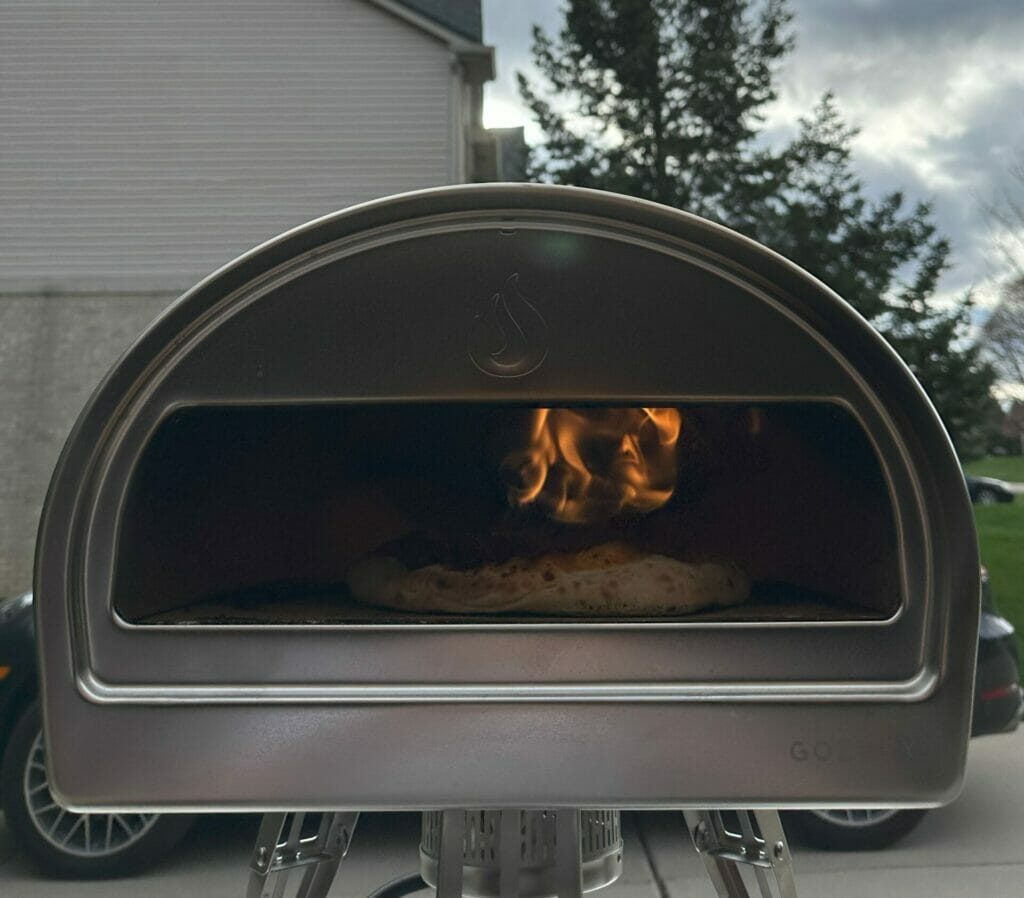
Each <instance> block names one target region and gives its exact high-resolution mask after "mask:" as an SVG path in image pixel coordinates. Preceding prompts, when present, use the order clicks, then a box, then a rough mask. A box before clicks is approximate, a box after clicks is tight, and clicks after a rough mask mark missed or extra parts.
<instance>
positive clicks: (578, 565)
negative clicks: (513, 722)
mask: <svg viewBox="0 0 1024 898" xmlns="http://www.w3.org/2000/svg"><path fill="white" fill-rule="evenodd" d="M419 560H420V561H423V559H422V558H420V559H419ZM414 565H415V566H414ZM346 581H347V584H348V587H349V590H350V592H351V594H352V596H353V597H354V598H355V599H356V600H358V601H360V602H363V603H366V604H372V605H381V606H384V607H387V608H394V609H397V610H401V611H412V612H437V613H448V614H497V613H508V612H519V613H528V614H548V615H560V616H566V617H649V616H651V617H653V616H665V615H678V614H690V613H692V612H695V611H699V610H700V609H702V608H707V607H711V606H727V605H736V604H739V603H740V602H743V601H744V600H745V599H746V598H747V596H748V595H749V593H750V580H749V578H748V577H747V575H746V574H745V573H744V572H743V571H742V570H740V568H738V567H737V566H735V565H733V564H728V563H721V562H716V561H698V562H692V561H679V560H677V559H675V558H670V557H668V556H666V555H658V554H652V553H648V552H643V551H641V550H639V549H637V548H635V547H633V546H631V545H629V544H627V543H624V542H618V541H613V542H605V543H601V544H599V545H595V546H592V547H589V548H584V549H581V550H579V551H573V552H558V551H549V552H543V553H541V554H538V555H534V556H522V555H513V556H512V557H508V558H506V559H504V560H490V561H485V562H481V563H476V564H465V563H459V562H458V561H457V560H442V561H434V562H432V563H424V564H418V565H416V562H415V561H413V562H412V563H411V564H410V563H409V562H407V561H406V560H403V559H402V558H401V557H400V553H398V552H393V553H388V552H382V553H380V554H376V555H373V556H370V557H368V558H364V559H363V560H361V561H358V562H356V563H355V564H353V565H352V566H351V567H350V568H349V571H348V574H347V577H346Z"/></svg>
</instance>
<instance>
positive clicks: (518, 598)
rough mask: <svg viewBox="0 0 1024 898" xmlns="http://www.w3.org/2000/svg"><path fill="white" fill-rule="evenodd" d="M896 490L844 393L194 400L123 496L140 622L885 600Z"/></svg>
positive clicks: (889, 588)
mask: <svg viewBox="0 0 1024 898" xmlns="http://www.w3.org/2000/svg"><path fill="white" fill-rule="evenodd" d="M897 545H898V540H897V537H896V525H895V518H894V514H893V508H892V504H891V499H890V491H889V488H888V485H887V481H886V478H885V476H884V474H883V472H882V468H881V466H880V464H879V461H878V458H877V455H876V453H875V451H874V449H873V448H872V446H871V443H870V441H869V440H868V438H867V437H866V435H865V433H864V431H863V429H862V427H861V426H860V424H859V423H858V422H857V421H856V420H855V419H854V418H853V416H852V415H850V414H849V412H847V411H846V410H845V409H844V408H843V407H841V406H838V405H834V404H831V403H828V402H778V403H766V404H758V405H754V404H750V403H666V402H661V401H658V402H654V403H653V404H651V405H648V406H643V405H639V404H637V405H632V404H630V405H623V404H614V405H612V404H608V403H600V402H592V403H581V402H578V401H574V402H573V403H572V404H552V405H545V406H539V405H535V404H506V403H491V404H485V403H471V402H387V403H372V402H357V403H338V404H331V405H325V404H315V405H311V404H284V405H238V406H230V405H208V406H200V405H197V406H189V407H183V408H178V409H177V410H175V411H174V412H172V413H171V414H170V415H169V416H168V417H167V418H166V419H165V420H164V421H163V422H162V423H161V424H160V426H159V427H158V428H157V430H156V431H155V433H154V434H153V436H152V438H151V439H150V440H149V442H148V443H147V445H146V447H145V449H144V450H143V452H142V454H141V456H140V458H139V460H138V462H137V464H136V466H135V469H134V471H133V474H132V477H131V479H130V481H129V484H128V489H127V492H126V496H125V502H124V505H123V508H122V511H121V515H120V520H119V526H118V538H117V547H116V552H115V565H114V576H113V597H112V598H113V608H114V610H115V612H116V613H117V614H118V615H119V616H120V617H121V618H122V619H123V620H124V621H125V622H127V623H129V624H133V625H142V626H145V625H163V626H167V625H171V626H182V627H189V626H203V625H208V626H209V625H216V626H240V627H245V626H266V625H294V626H302V625H373V626H379V625H396V624H397V625H408V624H426V625H430V624H470V625H477V626H479V625H488V624H509V623H513V624H531V623H533V624H549V623H571V624H581V623H624V622H630V623H637V622H639V623H647V622H650V623H662V624H663V623H673V622H678V623H684V622H706V621H735V622H791V621H793V622H796V621H863V620H885V619H889V618H891V617H892V616H893V615H894V614H895V613H896V611H897V610H898V608H899V606H900V602H901V595H900V586H899V583H900V576H899V563H898V558H897V557H896V550H895V549H894V547H895V546H897Z"/></svg>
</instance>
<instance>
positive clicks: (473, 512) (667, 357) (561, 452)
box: [36, 185, 979, 825]
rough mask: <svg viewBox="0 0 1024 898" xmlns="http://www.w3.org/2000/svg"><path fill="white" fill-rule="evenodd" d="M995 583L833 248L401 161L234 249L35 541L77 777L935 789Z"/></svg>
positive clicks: (924, 794) (157, 342)
mask: <svg viewBox="0 0 1024 898" xmlns="http://www.w3.org/2000/svg"><path fill="white" fill-rule="evenodd" d="M978 592H979V588H978V558H977V551H976V546H975V539H974V533H973V525H972V518H971V513H970V506H969V504H968V501H967V498H966V494H965V490H964V484H963V480H962V476H961V473H960V469H959V466H958V464H957V461H956V458H955V456H954V454H953V451H952V449H951V447H950V444H949V441H948V439H947V436H946V434H945V432H944V431H943V428H942V426H941V424H940V422H939V420H938V419H937V417H936V415H935V412H934V411H933V409H932V408H931V406H930V405H929V403H928V401H927V399H926V398H925V397H924V395H923V393H922V392H921V390H920V388H919V387H918V385H917V383H916V382H915V381H914V379H913V377H912V376H911V375H910V374H909V372H908V371H907V369H906V368H905V367H904V365H903V364H902V363H901V362H900V360H899V359H898V358H897V357H896V356H895V355H894V353H893V352H892V351H891V350H890V349H889V348H888V347H887V345H886V344H885V343H884V342H883V341H882V340H881V339H880V338H879V337H878V336H877V335H876V334H875V332H874V331H873V330H872V329H871V328H870V327H869V326H868V325H867V324H866V323H865V322H864V321H863V320H862V319H861V318H859V317H858V315H857V314H856V313H855V312H854V311H853V310H852V309H851V308H850V307H849V306H847V305H846V304H845V303H844V302H843V301H842V300H841V299H839V298H838V297H836V296H835V295H834V294H832V293H831V292H830V291H829V290H828V289H827V288H825V287H824V286H823V285H822V284H820V283H819V282H817V281H815V280H814V279H813V278H811V277H809V276H808V275H807V274H806V273H804V272H803V271H801V270H799V269H798V268H796V267H795V266H793V265H791V264H790V263H788V262H786V261H785V260H784V259H782V258H780V257H779V256H777V255H774V254H773V253H771V252H769V251H768V250H766V249H764V248H762V247H760V246H758V245H756V244H754V243H752V242H750V241H748V240H746V239H744V238H742V237H740V236H738V235H736V234H735V233H732V232H730V231H728V230H726V229H724V228H721V227H718V226H715V225H713V224H710V223H708V222H706V221H703V220H701V219H698V218H695V217H693V216H690V215H686V214H683V213H680V212H677V211H674V210H670V209H667V208H663V207H659V206H655V205H652V204H649V203H644V202H639V201H635V200H630V199H626V198H623V197H617V196H614V195H609V194H600V193H595V192H590V191H582V190H574V189H569V188H554V187H543V186H525V185H518V186H505V185H497V186H474V187H460V188H446V189H441V190H435V191H427V192H423V193H418V194H411V195H407V196H403V197H396V198H393V199H388V200H384V201H381V202H376V203H371V204H368V205H364V206H360V207H357V208H354V209H351V210H347V211H344V212H341V213H338V214H336V215H332V216H328V217H326V218H323V219H319V220H317V221H314V222H311V223H309V224H307V225H304V226H303V227H300V228H298V229H296V230H294V231H291V232H289V233H286V234H284V235H282V236H281V237H278V238H276V239H275V240H272V241H270V242H269V243H267V244H264V245H263V246H261V247H258V248H257V249H255V250H253V251H252V252H250V253H248V254H247V255H245V256H243V257H241V258H240V259H238V260H236V261H235V262H233V263H231V264H230V265H228V266H226V267H225V268H223V269H221V270H220V271H218V272H216V273H215V274H213V275H211V276H210V277H209V278H207V279H206V280H205V281H203V282H201V283H200V284H198V285H197V286H196V287H195V288H193V289H192V290H191V291H189V292H188V293H187V294H186V295H185V296H184V297H182V298H181V299H180V300H179V301H178V302H176V303H175V304H174V305H173V306H171V307H170V308H169V309H168V310H167V312H166V313H165V314H164V315H163V316H161V317H160V318H159V319H158V320H157V321H156V322H154V323H153V325H152V326H151V327H150V328H149V329H148V330H147V331H146V332H145V333H144V334H143V335H142V336H141V337H140V338H139V339H138V340H137V341H136V343H135V344H134V345H133V346H132V347H131V349H130V350H129V351H128V352H127V353H126V354H125V356H124V357H123V358H122V359H121V360H120V361H119V362H118V364H117V365H116V366H115V367H114V368H113V370H112V371H111V372H110V373H109V375H108V376H107V378H106V379H105V380H104V382H103V383H102V384H101V386H100V387H99V388H98V390H97V391H96V393H95V394H94V396H93V397H92V399H91V401H90V402H89V404H88V406H87V408H86V409H85V410H84V412H83V413H82V415H81V417H80V419H79V421H78V423H77V425H76V427H75V429H74V431H73V433H72V435H71V437H70V439H69V441H68V444H67V447H66V448H65V451H64V453H63V456H62V457H61V460H60V463H59V465H58V468H57V471H56V472H55V474H54V478H53V482H52V485H51V489H50V493H49V496H48V499H47V503H46V508H45V511H44V516H43V522H42V526H41V530H40V536H39V546H38V556H37V570H36V593H37V608H38V623H39V637H40V649H41V653H42V669H43V692H44V699H45V701H44V705H45V713H46V724H47V731H48V746H49V758H50V763H51V765H52V774H51V782H52V783H54V784H55V786H56V791H57V792H58V794H59V795H60V797H61V799H62V800H63V801H65V802H66V803H68V804H70V805H73V806H77V807H82V808H90V809H100V808H134V809H143V808H146V809H210V810H212V809H250V808H262V809H281V810H283V809H288V808H294V807H302V808H308V809H322V810H327V809H337V808H352V809H356V808H358V809H413V808H415V809H424V808H427V809H443V808H481V809H484V808H509V807H514V808H542V807H543V808H556V807H566V808H606V809H614V808H647V807H666V808H679V807H719V808H726V807H807V806H842V807H854V806H874V805H878V804H888V805H893V804H898V805H906V806H911V805H926V804H933V803H937V802H941V801H944V800H948V799H949V798H950V797H952V796H953V795H954V794H955V793H956V791H957V789H958V788H959V783H960V780H961V777H962V773H963V765H964V756H965V750H966V740H967V736H968V730H969V717H970V702H971V687H972V678H973V670H974V653H975V649H976V639H975V638H974V634H975V632H976V629H977V621H978ZM602 813H604V812H602ZM438 819H440V818H438ZM481 819H483V818H481ZM538 825H540V824H538Z"/></svg>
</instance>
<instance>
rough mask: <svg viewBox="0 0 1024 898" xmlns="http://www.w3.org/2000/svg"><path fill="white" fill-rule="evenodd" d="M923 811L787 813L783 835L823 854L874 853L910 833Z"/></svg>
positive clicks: (924, 812)
mask: <svg viewBox="0 0 1024 898" xmlns="http://www.w3.org/2000/svg"><path fill="white" fill-rule="evenodd" d="M926 813H927V811H925V810H921V809H915V810H909V811H896V810H851V811H841V810H834V811H790V812H789V813H787V814H786V816H785V820H786V831H787V832H788V833H791V834H792V835H794V836H796V838H797V839H798V840H799V841H800V842H803V843H804V844H807V845H810V846H811V847H813V848H821V849H824V850H825V851H878V850H879V849H882V848H888V847H889V846H890V845H894V844H895V843H896V842H898V841H899V840H900V839H902V838H903V837H904V836H905V835H907V833H909V832H910V831H911V830H913V829H914V828H915V827H916V826H917V825H918V824H919V823H920V822H921V820H922V819H923V818H924V815H925V814H926Z"/></svg>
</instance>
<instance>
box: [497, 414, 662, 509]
mask: <svg viewBox="0 0 1024 898" xmlns="http://www.w3.org/2000/svg"><path fill="white" fill-rule="evenodd" d="M681 428H682V417H681V415H680V414H679V411H678V410H677V409H674V408H607V409H571V408H539V409H537V410H536V411H535V412H534V413H533V418H532V421H531V424H530V435H529V443H528V445H527V446H526V448H525V449H522V450H520V451H517V452H513V453H510V454H509V455H508V456H507V457H506V458H505V461H504V465H503V467H504V469H505V471H506V474H507V475H508V476H509V479H510V481H511V485H510V486H509V490H508V497H509V502H511V503H512V504H513V505H516V506H523V505H529V504H530V503H536V504H537V505H539V506H540V507H542V508H544V510H545V511H546V512H547V513H548V515H549V516H550V517H552V518H554V519H555V520H557V521H566V522H571V523H582V522H589V521H599V520H605V519H607V518H610V517H612V516H613V515H616V514H618V513H619V512H622V511H634V512H649V511H654V509H656V508H660V507H661V506H662V505H664V504H665V503H666V502H667V501H668V500H669V499H670V498H671V496H672V492H673V490H674V489H675V485H676V469H677V465H676V444H677V442H678V440H679V432H680V430H681Z"/></svg>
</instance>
